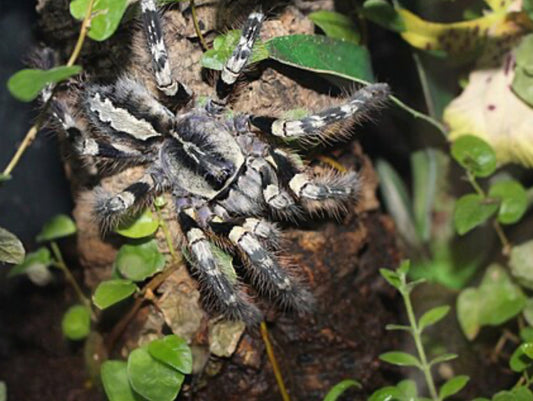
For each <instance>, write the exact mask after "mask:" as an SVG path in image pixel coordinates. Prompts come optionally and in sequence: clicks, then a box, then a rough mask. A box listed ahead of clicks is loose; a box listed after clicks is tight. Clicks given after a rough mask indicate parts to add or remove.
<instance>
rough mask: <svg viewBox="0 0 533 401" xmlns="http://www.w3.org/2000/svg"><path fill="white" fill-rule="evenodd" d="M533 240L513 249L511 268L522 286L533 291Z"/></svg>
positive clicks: (510, 260)
mask: <svg viewBox="0 0 533 401" xmlns="http://www.w3.org/2000/svg"><path fill="white" fill-rule="evenodd" d="M532 254H533V240H530V241H527V242H524V243H523V244H520V245H518V246H514V247H513V248H512V249H511V255H510V257H509V268H510V269H511V274H512V275H513V277H514V278H515V279H516V280H517V281H518V283H519V284H520V285H522V286H523V287H526V288H528V289H530V290H533V260H532V258H531V255H532Z"/></svg>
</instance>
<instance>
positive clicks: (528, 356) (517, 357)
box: [509, 343, 533, 372]
mask: <svg viewBox="0 0 533 401" xmlns="http://www.w3.org/2000/svg"><path fill="white" fill-rule="evenodd" d="M532 363H533V343H524V344H521V345H520V346H519V347H518V348H517V349H516V350H515V351H514V352H513V355H511V359H509V366H510V367H511V369H512V370H513V371H515V372H523V371H524V370H526V369H527V368H528V367H529V366H531V364H532Z"/></svg>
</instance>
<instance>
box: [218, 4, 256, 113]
mask: <svg viewBox="0 0 533 401" xmlns="http://www.w3.org/2000/svg"><path fill="white" fill-rule="evenodd" d="M264 19H265V16H264V14H263V13H261V12H253V13H251V14H250V15H249V16H248V19H247V20H246V23H245V24H244V27H243V29H242V34H241V37H240V39H239V42H238V43H237V46H236V47H235V49H234V50H233V53H232V54H231V57H230V58H229V59H228V60H227V61H226V63H225V64H224V67H223V68H222V72H221V73H220V76H219V78H218V80H217V83H216V99H210V100H209V101H208V103H207V110H208V111H209V112H211V113H218V112H220V111H221V110H222V109H223V108H224V106H225V105H226V103H227V101H228V98H229V96H230V95H231V93H232V91H233V89H234V87H235V83H236V82H237V80H238V78H239V76H240V75H241V74H242V72H243V70H244V68H245V67H246V65H247V64H248V62H249V60H250V57H251V55H252V49H253V47H254V43H255V41H256V40H257V38H258V36H259V32H260V31H261V26H262V24H263V20H264Z"/></svg>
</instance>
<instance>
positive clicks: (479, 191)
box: [466, 170, 487, 198]
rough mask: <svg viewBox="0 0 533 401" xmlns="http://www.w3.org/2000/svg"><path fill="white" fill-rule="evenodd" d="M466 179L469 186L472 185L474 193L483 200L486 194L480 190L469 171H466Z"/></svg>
mask: <svg viewBox="0 0 533 401" xmlns="http://www.w3.org/2000/svg"><path fill="white" fill-rule="evenodd" d="M466 177H467V178H468V182H470V185H472V188H474V191H476V192H477V193H478V194H479V195H481V196H482V197H483V198H486V197H487V194H485V191H483V188H481V186H480V185H479V184H478V182H477V180H476V177H475V176H474V173H472V172H471V171H470V170H466Z"/></svg>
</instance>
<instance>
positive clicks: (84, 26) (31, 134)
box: [2, 0, 95, 175]
mask: <svg viewBox="0 0 533 401" xmlns="http://www.w3.org/2000/svg"><path fill="white" fill-rule="evenodd" d="M94 2H95V0H89V5H88V6H87V11H86V13H85V17H84V18H83V22H82V23H81V29H80V34H79V36H78V40H77V42H76V46H74V50H73V51H72V54H71V55H70V58H69V60H68V62H67V66H68V67H72V66H73V65H74V63H75V62H76V60H77V59H78V57H79V55H80V52H81V49H82V47H83V43H84V41H85V37H86V36H87V31H88V29H89V26H90V24H91V16H92V12H93V6H94ZM52 96H53V93H52ZM52 96H51V97H50V99H51V98H52ZM50 99H48V101H47V102H46V103H45V105H44V107H43V108H42V110H41V112H40V113H39V116H38V117H37V122H36V123H35V124H34V125H32V127H31V128H30V129H29V130H28V132H26V136H25V137H24V139H23V140H22V142H21V144H20V146H19V147H18V148H17V151H16V152H15V154H14V155H13V157H12V158H11V160H10V161H9V163H8V164H7V166H6V168H5V169H4V171H3V172H2V175H11V172H12V171H13V170H14V168H15V167H16V165H17V164H18V162H19V161H20V158H21V157H22V155H23V154H24V152H25V151H26V149H27V148H28V147H29V146H30V145H31V144H32V142H33V141H34V140H35V138H36V137H37V133H38V132H39V130H40V129H41V127H42V125H43V122H44V120H45V116H46V114H47V112H48V106H49V104H50Z"/></svg>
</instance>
